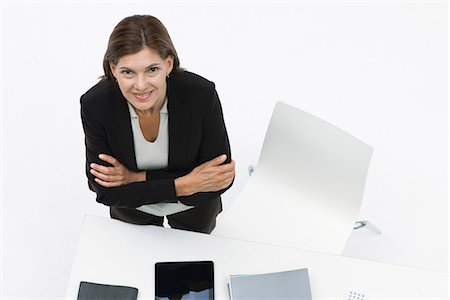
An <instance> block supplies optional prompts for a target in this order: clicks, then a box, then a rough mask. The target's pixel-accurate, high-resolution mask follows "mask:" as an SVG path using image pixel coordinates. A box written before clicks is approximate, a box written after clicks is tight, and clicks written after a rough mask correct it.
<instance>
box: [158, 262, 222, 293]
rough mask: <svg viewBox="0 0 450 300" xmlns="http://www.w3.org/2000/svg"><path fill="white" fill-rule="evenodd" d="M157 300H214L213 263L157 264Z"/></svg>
mask: <svg viewBox="0 0 450 300" xmlns="http://www.w3.org/2000/svg"><path fill="white" fill-rule="evenodd" d="M155 289H156V291H155V300H214V267H213V262H212V261H185V262H159V263H156V264H155Z"/></svg>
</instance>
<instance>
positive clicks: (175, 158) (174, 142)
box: [167, 81, 191, 169]
mask: <svg viewBox="0 0 450 300" xmlns="http://www.w3.org/2000/svg"><path fill="white" fill-rule="evenodd" d="M167 90H168V93H167V96H168V101H169V102H168V103H167V109H168V111H169V169H178V168H183V167H184V165H185V164H186V160H187V157H188V153H187V151H188V149H189V125H190V124H189V123H190V117H191V111H190V108H189V106H187V105H185V104H183V101H184V94H185V92H183V91H182V90H180V89H177V88H176V83H175V82H171V81H169V82H168V88H167Z"/></svg>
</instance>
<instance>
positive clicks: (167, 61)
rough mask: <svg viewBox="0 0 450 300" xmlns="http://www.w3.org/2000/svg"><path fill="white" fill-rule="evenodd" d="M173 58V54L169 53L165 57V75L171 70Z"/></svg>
mask: <svg viewBox="0 0 450 300" xmlns="http://www.w3.org/2000/svg"><path fill="white" fill-rule="evenodd" d="M173 60H174V58H173V55H169V56H168V57H167V58H166V66H167V74H166V75H169V74H170V72H172V69H173Z"/></svg>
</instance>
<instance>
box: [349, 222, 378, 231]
mask: <svg viewBox="0 0 450 300" xmlns="http://www.w3.org/2000/svg"><path fill="white" fill-rule="evenodd" d="M364 227H365V228H367V229H369V230H372V231H373V232H375V233H376V234H381V232H382V231H381V230H380V228H378V227H377V226H375V224H373V223H371V222H370V221H356V222H355V225H353V230H357V229H360V228H364Z"/></svg>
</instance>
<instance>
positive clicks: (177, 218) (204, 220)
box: [110, 197, 222, 233]
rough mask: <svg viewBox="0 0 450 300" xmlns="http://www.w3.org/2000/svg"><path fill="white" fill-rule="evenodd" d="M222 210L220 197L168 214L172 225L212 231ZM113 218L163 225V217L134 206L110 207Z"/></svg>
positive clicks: (199, 230)
mask: <svg viewBox="0 0 450 300" xmlns="http://www.w3.org/2000/svg"><path fill="white" fill-rule="evenodd" d="M221 211H222V201H221V199H220V197H217V198H216V199H213V200H210V201H208V203H206V204H202V205H197V206H195V207H194V208H191V209H189V210H186V211H182V212H179V213H176V214H173V215H169V216H167V220H168V222H169V225H170V227H172V228H176V229H184V230H189V231H196V232H203V233H211V231H212V230H213V229H214V227H216V217H217V215H218V214H219V213H220V212H221ZM110 215H111V218H113V219H117V220H121V221H124V222H127V223H132V224H138V225H157V226H163V221H164V218H163V217H158V216H154V215H151V214H147V213H145V212H142V211H139V210H136V209H134V208H131V209H130V208H119V207H110Z"/></svg>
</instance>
